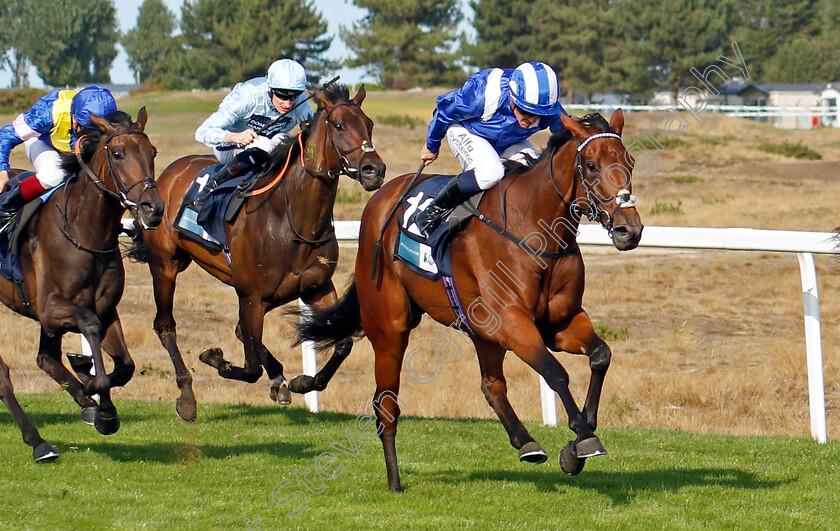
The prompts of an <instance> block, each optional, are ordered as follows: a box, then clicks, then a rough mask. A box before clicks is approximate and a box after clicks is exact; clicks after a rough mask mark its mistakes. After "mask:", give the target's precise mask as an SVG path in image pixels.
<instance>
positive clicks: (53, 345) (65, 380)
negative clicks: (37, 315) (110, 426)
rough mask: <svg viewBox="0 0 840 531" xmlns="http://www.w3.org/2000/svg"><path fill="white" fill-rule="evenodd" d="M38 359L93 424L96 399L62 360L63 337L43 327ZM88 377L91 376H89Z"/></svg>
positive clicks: (84, 417) (83, 417) (87, 420)
mask: <svg viewBox="0 0 840 531" xmlns="http://www.w3.org/2000/svg"><path fill="white" fill-rule="evenodd" d="M36 361H37V362H38V367H40V368H41V370H42V371H44V372H45V373H47V374H48V375H49V376H50V378H52V379H53V380H55V382H56V383H57V384H58V385H60V386H61V388H62V389H64V390H66V391H67V393H68V394H69V395H70V396H72V397H73V400H75V401H76V403H77V404H79V406H80V407H81V408H82V420H83V421H84V422H85V423H87V424H93V419H94V416H95V414H96V408H97V404H96V401H95V400H94V399H93V398H91V397H90V396H88V395H86V394H85V389H84V386H83V385H82V383H81V382H80V381H79V380H78V379H76V377H75V376H74V375H73V373H71V372H70V371H68V370H67V367H65V366H64V364H63V363H62V362H61V337H60V336H54V337H50V336H48V335H47V334H45V333H44V330H43V329H41V340H40V343H39V345H38V357H37V358H36ZM88 378H90V377H89V376H88Z"/></svg>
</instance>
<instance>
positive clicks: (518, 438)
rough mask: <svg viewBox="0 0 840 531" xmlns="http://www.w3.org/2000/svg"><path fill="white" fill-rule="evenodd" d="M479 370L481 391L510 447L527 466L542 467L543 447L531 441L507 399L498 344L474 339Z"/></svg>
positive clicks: (503, 353)
mask: <svg viewBox="0 0 840 531" xmlns="http://www.w3.org/2000/svg"><path fill="white" fill-rule="evenodd" d="M473 342H474V343H475V348H476V351H477V353H478V364H479V366H480V368H481V390H482V392H484V397H485V398H486V399H487V403H488V404H490V407H492V408H493V411H495V412H496V415H497V416H498V417H499V420H500V421H502V425H503V426H504V427H505V431H507V433H508V436H509V437H510V444H511V445H512V446H513V447H514V448H516V449H517V450H519V460H520V461H526V462H529V463H544V462H545V461H546V459H548V456H547V455H546V453H545V450H543V449H542V446H540V444H539V443H538V442H536V441H535V440H534V438H533V437H531V434H530V433H528V430H527V429H525V426H524V425H523V424H522V421H520V420H519V417H518V416H517V415H516V412H515V411H514V410H513V407H512V406H511V405H510V401H508V398H507V382H506V380H505V375H504V371H503V363H504V359H505V349H504V348H502V347H501V346H499V344H497V343H493V342H490V341H486V340H484V339H481V338H478V337H476V338H473Z"/></svg>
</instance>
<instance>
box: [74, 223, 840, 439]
mask: <svg viewBox="0 0 840 531" xmlns="http://www.w3.org/2000/svg"><path fill="white" fill-rule="evenodd" d="M335 231H336V237H337V238H338V240H339V241H356V240H358V239H359V222H358V221H336V222H335ZM834 236H835V235H834V233H831V232H803V231H784V230H761V229H745V228H729V229H718V228H692V227H655V226H654V227H651V226H647V227H645V230H644V233H643V235H642V241H641V243H640V244H639V247H649V248H660V249H663V248H664V249H714V250H730V251H762V252H767V251H770V252H783V253H796V255H797V257H798V258H799V270H800V276H801V281H802V300H803V305H804V317H805V354H806V361H807V365H808V401H809V404H810V416H811V435H812V436H813V438H814V439H816V440H817V441H818V442H820V443H825V442H826V441H827V440H828V436H827V430H826V417H825V383H824V382H825V378H824V376H823V356H822V337H821V331H820V301H819V294H818V291H817V270H816V267H815V266H814V256H813V255H814V254H833V253H834V245H835V242H834V240H833V238H834ZM577 242H578V243H579V244H580V245H596V246H606V247H612V246H613V244H612V241H610V239H609V236H608V235H607V232H606V231H605V230H604V229H602V228H601V227H600V226H599V225H594V224H590V225H581V226H580V234H579V235H578V238H577ZM627 259H628V260H630V259H632V253H630V254H629V255H628V257H627ZM300 304H301V306H305V305H304V304H303V302H302V301H301V302H300ZM83 343H84V342H83ZM84 349H87V350H84ZM83 350H84V351H85V353H88V352H89V348H88V347H87V345H83ZM301 355H302V357H303V372H304V374H308V375H310V376H314V375H315V373H316V372H317V370H318V362H317V358H316V356H315V346H314V344H313V343H311V342H305V343H304V344H303V347H302V354H301ZM540 394H541V397H542V413H543V424H547V425H551V426H556V425H557V403H556V395H555V393H554V391H552V390H551V388H549V387H548V384H546V382H545V380H543V379H542V378H540ZM304 400H305V402H306V405H307V407H308V408H309V410H310V411H312V412H318V410H319V405H318V392H317V391H313V392H311V393H307V394H306V395H304Z"/></svg>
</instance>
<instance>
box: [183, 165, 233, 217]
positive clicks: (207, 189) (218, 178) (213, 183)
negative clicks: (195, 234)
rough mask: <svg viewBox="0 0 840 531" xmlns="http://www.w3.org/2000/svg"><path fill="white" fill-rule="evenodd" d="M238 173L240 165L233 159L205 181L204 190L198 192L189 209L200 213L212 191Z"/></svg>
mask: <svg viewBox="0 0 840 531" xmlns="http://www.w3.org/2000/svg"><path fill="white" fill-rule="evenodd" d="M240 171H242V164H241V163H240V162H239V161H238V160H235V159H234V160H232V161H230V162H228V163H227V164H225V165H224V166H222V168H221V169H220V170H219V171H217V172H216V174H215V175H213V177H211V178H210V180H208V181H207V184H205V185H204V188H202V189H201V190H199V192H198V194H197V195H196V196H195V199H194V200H193V203H192V206H191V208H192V209H193V210H195V211H196V212H201V207H203V206H204V203H205V201H207V198H208V197H210V194H212V193H213V190H215V189H216V188H217V187H218V186H220V185H222V184H224V183H226V182H228V181H229V180H231V179H233V178H234V177H236V176H237V175H239V172H240Z"/></svg>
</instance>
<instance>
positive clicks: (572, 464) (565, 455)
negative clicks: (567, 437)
mask: <svg viewBox="0 0 840 531" xmlns="http://www.w3.org/2000/svg"><path fill="white" fill-rule="evenodd" d="M585 464H586V459H579V458H578V457H577V450H576V449H575V441H569V444H567V445H566V446H565V447H564V448H563V449H562V450H560V468H562V469H563V472H565V473H566V474H567V475H569V476H577V475H578V474H580V472H581V471H582V470H583V465H585Z"/></svg>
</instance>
